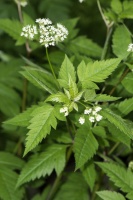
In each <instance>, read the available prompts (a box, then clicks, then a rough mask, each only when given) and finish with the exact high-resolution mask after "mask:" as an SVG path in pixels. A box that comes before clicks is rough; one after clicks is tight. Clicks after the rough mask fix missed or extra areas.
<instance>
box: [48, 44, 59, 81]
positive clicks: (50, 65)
mask: <svg viewBox="0 0 133 200" xmlns="http://www.w3.org/2000/svg"><path fill="white" fill-rule="evenodd" d="M46 56H47V59H48V63H49V67H50V69H51V72H52V74H53V76H54V78H55V80H57V78H56V75H55V73H54V70H53V66H52V64H51V62H50V59H49V54H48V49H47V48H46Z"/></svg>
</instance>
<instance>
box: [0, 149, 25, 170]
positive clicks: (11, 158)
mask: <svg viewBox="0 0 133 200" xmlns="http://www.w3.org/2000/svg"><path fill="white" fill-rule="evenodd" d="M23 165H24V161H23V160H21V159H20V158H18V157H17V156H15V155H13V154H11V153H8V152H3V151H0V166H3V167H7V168H9V169H21V168H22V167H23Z"/></svg>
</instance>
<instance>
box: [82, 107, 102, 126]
mask: <svg viewBox="0 0 133 200" xmlns="http://www.w3.org/2000/svg"><path fill="white" fill-rule="evenodd" d="M101 109H102V108H101V107H100V106H96V107H94V108H86V109H85V110H84V114H85V115H89V121H90V122H95V121H97V122H99V121H100V120H101V119H102V116H101V115H99V114H98V112H99V111H100V110H101ZM79 123H80V124H84V123H85V118H84V117H80V118H79Z"/></svg>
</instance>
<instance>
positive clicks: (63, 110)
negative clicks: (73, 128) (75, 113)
mask: <svg viewBox="0 0 133 200" xmlns="http://www.w3.org/2000/svg"><path fill="white" fill-rule="evenodd" d="M60 113H64V116H67V115H68V107H66V106H65V107H63V108H61V109H60Z"/></svg>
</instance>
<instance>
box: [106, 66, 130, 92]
mask: <svg viewBox="0 0 133 200" xmlns="http://www.w3.org/2000/svg"><path fill="white" fill-rule="evenodd" d="M129 71H130V69H129V68H127V69H126V70H125V71H124V72H123V74H122V75H121V77H120V79H119V80H118V82H117V83H116V85H115V86H114V87H113V88H112V89H111V91H110V92H109V95H112V94H113V93H114V91H115V90H116V88H117V86H118V85H119V84H120V83H121V81H122V80H123V79H124V78H125V76H126V75H127V74H128V72H129Z"/></svg>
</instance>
